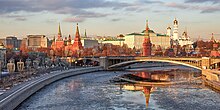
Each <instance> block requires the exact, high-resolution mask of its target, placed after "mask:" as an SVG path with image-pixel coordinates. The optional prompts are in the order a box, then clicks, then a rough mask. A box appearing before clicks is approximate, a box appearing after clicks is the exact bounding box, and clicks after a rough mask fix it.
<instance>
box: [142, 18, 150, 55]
mask: <svg viewBox="0 0 220 110" xmlns="http://www.w3.org/2000/svg"><path fill="white" fill-rule="evenodd" d="M151 45H152V44H151V41H150V36H149V27H148V20H147V21H146V32H145V37H144V42H143V55H142V56H151Z"/></svg>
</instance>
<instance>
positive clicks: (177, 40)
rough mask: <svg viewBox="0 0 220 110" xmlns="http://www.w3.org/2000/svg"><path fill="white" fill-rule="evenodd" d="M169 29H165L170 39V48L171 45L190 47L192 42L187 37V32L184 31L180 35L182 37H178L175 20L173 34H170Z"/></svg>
mask: <svg viewBox="0 0 220 110" xmlns="http://www.w3.org/2000/svg"><path fill="white" fill-rule="evenodd" d="M171 32H172V31H171V27H168V28H167V35H168V36H170V39H171V42H170V43H171V46H173V45H180V46H184V45H192V44H193V42H192V41H191V40H190V37H189V36H188V33H187V30H185V31H184V32H183V34H182V36H179V31H178V21H177V19H176V18H175V20H174V21H173V34H171Z"/></svg>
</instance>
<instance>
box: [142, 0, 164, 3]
mask: <svg viewBox="0 0 220 110" xmlns="http://www.w3.org/2000/svg"><path fill="white" fill-rule="evenodd" d="M139 2H140V3H147V4H163V3H164V2H162V1H159V0H154V1H151V0H139Z"/></svg>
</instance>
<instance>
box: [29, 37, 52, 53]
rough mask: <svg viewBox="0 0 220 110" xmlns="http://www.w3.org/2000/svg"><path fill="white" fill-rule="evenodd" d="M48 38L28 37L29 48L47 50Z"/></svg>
mask: <svg viewBox="0 0 220 110" xmlns="http://www.w3.org/2000/svg"><path fill="white" fill-rule="evenodd" d="M47 41H48V39H47V37H46V36H45V35H28V36H27V46H28V48H29V49H32V50H35V49H37V48H41V47H42V48H47Z"/></svg>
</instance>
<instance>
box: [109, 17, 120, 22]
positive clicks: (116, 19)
mask: <svg viewBox="0 0 220 110" xmlns="http://www.w3.org/2000/svg"><path fill="white" fill-rule="evenodd" d="M120 20H121V19H119V18H114V19H111V21H113V22H116V21H120Z"/></svg>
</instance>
